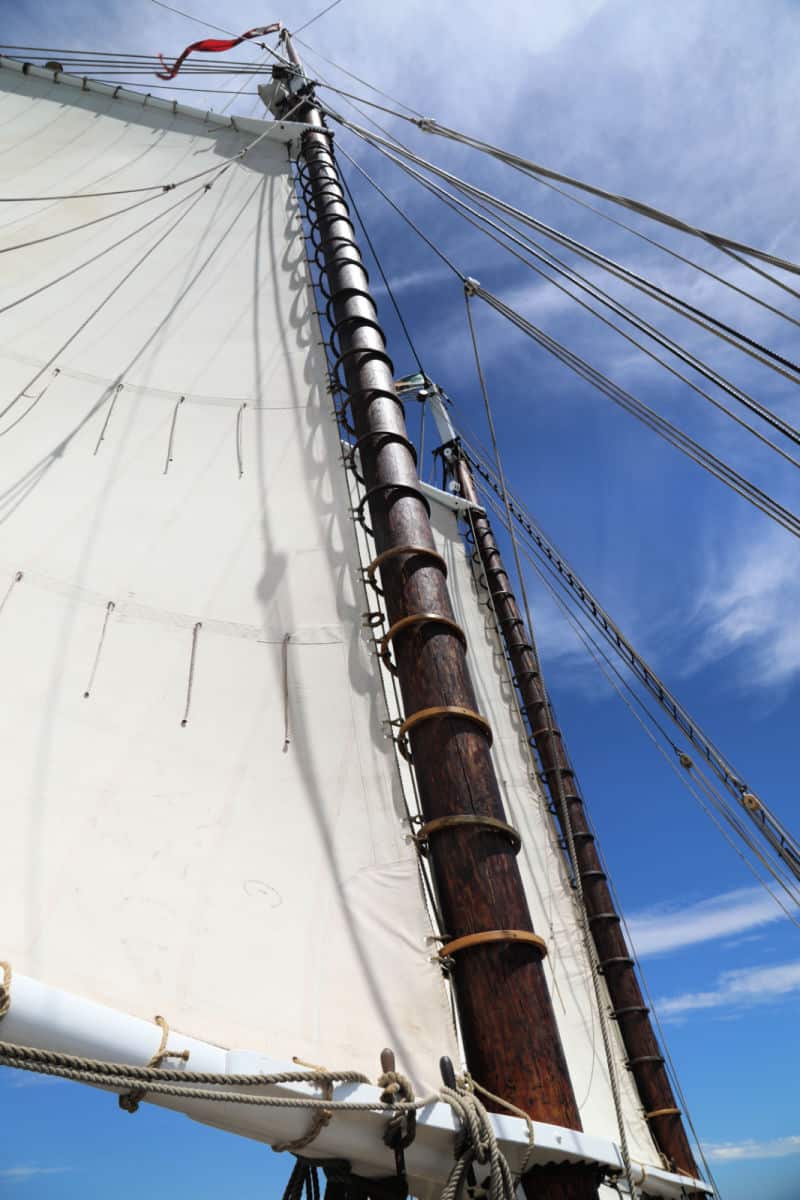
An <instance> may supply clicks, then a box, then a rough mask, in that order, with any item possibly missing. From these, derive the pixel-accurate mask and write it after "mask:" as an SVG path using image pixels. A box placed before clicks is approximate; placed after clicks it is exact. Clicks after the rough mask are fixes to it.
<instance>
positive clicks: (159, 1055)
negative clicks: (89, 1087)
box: [118, 1016, 189, 1113]
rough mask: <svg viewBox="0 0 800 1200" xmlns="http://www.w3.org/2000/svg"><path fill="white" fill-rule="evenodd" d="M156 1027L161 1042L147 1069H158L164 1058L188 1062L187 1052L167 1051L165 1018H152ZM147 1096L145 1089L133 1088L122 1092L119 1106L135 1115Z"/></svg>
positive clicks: (167, 1030)
mask: <svg viewBox="0 0 800 1200" xmlns="http://www.w3.org/2000/svg"><path fill="white" fill-rule="evenodd" d="M153 1020H154V1021H155V1023H156V1025H158V1027H159V1028H160V1030H161V1041H160V1042H159V1046H158V1049H157V1050H156V1052H155V1054H154V1055H153V1057H152V1058H151V1059H150V1061H149V1062H148V1064H147V1066H148V1067H160V1066H161V1064H162V1063H163V1062H164V1060H165V1059H166V1058H180V1059H183V1061H184V1062H188V1061H189V1051H188V1050H168V1049H167V1042H168V1041H169V1024H168V1023H167V1020H166V1018H165V1017H158V1016H156V1017H153ZM146 1095H147V1089H146V1088H135V1089H133V1090H132V1091H130V1092H123V1093H122V1094H121V1095H120V1096H119V1097H118V1101H119V1106H120V1108H121V1109H123V1111H124V1112H128V1113H135V1112H136V1110H137V1109H138V1107H139V1105H140V1103H141V1102H142V1100H144V1098H145V1096H146Z"/></svg>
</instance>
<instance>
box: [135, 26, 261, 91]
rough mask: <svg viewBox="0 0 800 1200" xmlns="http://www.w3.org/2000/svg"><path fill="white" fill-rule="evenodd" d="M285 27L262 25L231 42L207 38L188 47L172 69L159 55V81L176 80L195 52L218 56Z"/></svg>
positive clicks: (157, 73) (157, 74)
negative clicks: (187, 60)
mask: <svg viewBox="0 0 800 1200" xmlns="http://www.w3.org/2000/svg"><path fill="white" fill-rule="evenodd" d="M282 28H283V26H282V25H281V23H280V21H276V22H275V23H274V24H273V25H262V26H261V27H260V28H258V29H250V30H248V31H247V33H243V34H242V36H241V37H237V38H231V39H230V41H221V40H220V39H219V38H206V40H205V41H203V42H192V44H191V46H187V47H186V49H185V50H184V52H183V54H181V56H180V57H179V58H176V59H175V62H174V63H173V64H172V66H171V67H168V66H167V64H166V63H165V61H164V56H163V54H159V56H158V57H159V58H160V59H161V65H162V67H163V68H164V70H163V72H162V71H157V72H156V76H157V78H158V79H174V78H175V76H176V75H177V74H178V71H180V69H181V67H182V66H183V64H184V62H185V61H186V59H187V58H188V57H189V55H190V54H192V53H193V52H194V51H195V50H203V51H205V52H206V53H207V54H218V53H220V51H222V50H232V49H233V47H234V46H238V45H240V43H241V42H246V41H248V40H249V39H250V38H257V37H267V36H268V35H269V34H270V33H280V31H281V29H282Z"/></svg>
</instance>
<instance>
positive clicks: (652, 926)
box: [628, 887, 784, 957]
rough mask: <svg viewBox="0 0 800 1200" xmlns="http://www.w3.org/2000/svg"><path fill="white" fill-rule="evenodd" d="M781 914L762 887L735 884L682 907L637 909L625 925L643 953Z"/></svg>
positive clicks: (675, 946)
mask: <svg viewBox="0 0 800 1200" xmlns="http://www.w3.org/2000/svg"><path fill="white" fill-rule="evenodd" d="M783 915H784V914H783V913H782V912H781V910H780V909H779V908H778V906H777V904H776V903H775V901H774V900H773V899H772V897H771V896H769V895H768V894H767V893H766V892H765V891H764V889H763V888H760V887H752V888H737V889H736V890H735V891H732V892H723V893H722V894H721V895H719V896H711V897H709V898H708V899H706V900H699V901H696V902H695V903H692V904H686V905H683V906H681V907H679V906H675V905H672V906H659V907H658V908H654V909H650V910H647V911H645V912H641V913H637V914H636V915H635V916H633V917H632V918H629V920H628V927H629V929H630V932H631V937H632V938H633V943H634V945H635V947H636V951H637V953H638V954H639V955H641V956H643V957H644V956H647V955H654V954H667V953H669V952H670V951H672V950H679V949H681V948H682V947H684V946H695V945H698V944H699V943H701V942H710V941H714V940H716V939H717V938H723V937H730V936H731V935H732V934H737V933H744V932H745V931H747V930H750V929H756V928H758V927H760V926H763V925H769V924H771V923H772V922H773V921H777V920H780V919H781V918H782V917H783Z"/></svg>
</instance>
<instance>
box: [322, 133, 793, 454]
mask: <svg viewBox="0 0 800 1200" xmlns="http://www.w3.org/2000/svg"><path fill="white" fill-rule="evenodd" d="M326 111H327V112H328V113H329V115H330V116H331V117H332V118H333V119H334V120H337V121H339V122H340V123H341V124H342V125H344V127H345V128H346V129H349V130H350V131H351V132H352V133H355V134H356V135H357V136H358V137H360V138H361V139H362V140H364V141H366V142H367V143H368V144H369V145H371V146H373V147H374V148H375V149H377V150H380V151H381V152H382V153H383V154H384V155H385V156H386V157H388V158H390V159H392V160H393V161H396V159H395V157H394V155H393V154H392V152H391V151H392V150H395V151H397V153H398V154H400V155H402V156H403V157H404V158H406V159H408V160H410V161H411V162H413V163H416V164H417V166H421V167H424V168H425V169H426V170H427V171H430V172H432V173H433V174H434V175H437V176H438V177H439V178H440V179H445V180H446V181H447V182H448V183H450V184H451V185H452V186H455V187H457V188H458V189H459V190H460V191H463V192H465V193H466V194H467V195H469V196H471V197H472V198H473V199H475V198H477V199H480V200H482V201H483V202H484V203H488V204H490V205H491V206H492V207H493V208H496V209H499V210H500V211H501V212H503V213H504V214H505V215H506V216H509V217H513V218H514V219H515V220H517V221H520V222H522V223H523V224H525V225H528V226H530V227H531V228H532V229H535V230H536V231H537V232H539V233H541V234H544V236H545V237H548V238H550V239H551V240H553V241H555V242H556V243H558V244H559V245H561V246H564V247H566V248H567V249H569V250H571V251H573V253H576V254H578V255H579V257H581V258H585V259H586V260H587V261H588V262H590V263H592V264H593V265H594V266H599V267H601V268H603V269H604V270H606V271H608V272H609V273H610V274H612V275H614V276H615V277H616V278H618V279H620V280H622V281H623V282H624V283H627V284H628V285H629V286H631V287H634V288H636V289H637V290H638V291H640V292H643V293H644V294H645V295H647V296H648V297H649V298H650V299H653V300H656V301H658V303H660V304H663V305H664V306H665V307H667V308H668V309H670V310H671V311H673V312H677V313H678V314H679V315H681V316H683V317H685V318H686V319H687V320H690V321H692V322H693V323H694V324H695V325H698V326H699V327H700V328H702V329H704V330H705V331H706V332H707V333H712V334H714V335H715V336H716V337H718V338H720V339H721V340H722V341H724V342H726V343H727V344H728V345H731V346H733V347H734V348H735V349H737V350H740V351H741V352H742V353H744V354H747V355H749V356H750V357H751V358H754V359H755V360H756V361H757V362H759V363H761V364H762V366H767V367H769V368H770V370H773V371H775V372H776V373H777V374H779V375H781V376H783V377H784V378H786V379H788V380H789V381H790V382H792V383H795V384H798V385H800V364H797V363H795V362H793V361H792V360H791V359H787V358H785V357H783V356H782V355H780V354H778V353H776V352H775V351H773V350H770V349H769V348H768V347H765V346H763V345H761V344H760V343H759V342H756V341H754V340H753V339H752V338H749V337H748V336H747V335H746V334H743V333H742V332H741V331H740V330H737V329H734V328H733V327H732V326H729V325H727V324H726V323H725V322H722V321H719V320H717V318H715V317H713V316H712V315H711V314H709V313H707V312H704V311H703V310H701V309H698V308H696V307H695V306H694V305H691V304H688V303H687V302H686V301H684V300H681V299H680V297H678V296H675V295H674V294H673V293H671V292H669V291H667V290H666V289H665V288H661V287H658V286H657V285H656V284H654V283H652V281H650V280H648V279H646V278H645V277H644V276H642V275H639V274H638V273H637V272H635V271H631V270H630V269H629V268H627V267H624V266H623V265H622V264H621V263H618V262H616V261H615V260H613V259H611V258H608V257H607V256H606V255H604V254H601V253H600V252H599V251H596V250H592V249H591V247H589V246H586V245H584V243H582V242H579V241H578V240H577V239H576V238H572V237H570V236H569V235H567V234H564V233H562V232H561V231H560V230H557V229H554V228H553V227H552V226H551V225H547V224H546V223H545V222H543V221H539V220H538V219H537V218H536V217H533V216H531V214H530V213H527V212H525V211H523V210H522V209H519V208H517V207H516V206H515V205H513V204H509V203H507V202H506V201H504V200H501V199H500V198H499V197H498V196H495V195H493V194H492V193H491V192H487V191H485V190H484V189H483V188H479V187H476V186H475V185H474V184H470V183H468V182H466V181H465V180H463V179H460V178H459V177H458V176H456V175H453V174H452V173H451V172H449V171H445V170H444V169H443V168H441V167H437V166H436V165H435V164H434V163H431V162H429V161H428V160H427V159H425V158H422V157H421V156H420V155H418V154H414V153H413V152H412V151H411V150H409V149H408V148H407V147H405V146H403V144H402V143H400V142H398V141H397V140H396V139H392V141H391V142H387V139H385V138H382V137H381V136H380V135H378V134H375V133H371V132H370V131H369V130H367V129H364V128H363V127H362V126H359V125H356V124H355V123H354V122H352V121H349V120H348V119H347V118H346V117H343V116H342V115H341V114H340V113H335V112H334V111H333V110H331V109H326ZM790 372H791V373H790ZM798 437H800V435H798Z"/></svg>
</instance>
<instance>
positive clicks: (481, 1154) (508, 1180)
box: [439, 1074, 533, 1200]
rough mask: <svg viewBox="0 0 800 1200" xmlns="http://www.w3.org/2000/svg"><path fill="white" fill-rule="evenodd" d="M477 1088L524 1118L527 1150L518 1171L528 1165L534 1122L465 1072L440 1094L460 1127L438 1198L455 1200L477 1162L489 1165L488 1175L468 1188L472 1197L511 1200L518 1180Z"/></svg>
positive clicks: (476, 1199) (474, 1198) (481, 1164)
mask: <svg viewBox="0 0 800 1200" xmlns="http://www.w3.org/2000/svg"><path fill="white" fill-rule="evenodd" d="M476 1090H478V1091H481V1092H482V1093H483V1094H484V1095H485V1096H486V1097H487V1099H491V1100H493V1101H495V1102H496V1103H498V1104H500V1105H502V1106H503V1107H504V1108H507V1109H508V1110H509V1111H510V1112H513V1113H514V1114H515V1116H519V1117H522V1118H523V1119H524V1120H525V1121H527V1123H528V1153H527V1155H526V1158H525V1162H524V1164H523V1168H522V1171H521V1172H520V1174H524V1172H525V1171H526V1170H527V1168H528V1166H529V1164H530V1159H531V1154H532V1152H533V1122H532V1121H531V1119H530V1117H529V1116H528V1115H527V1113H524V1112H523V1111H522V1109H519V1108H516V1107H515V1106H514V1105H512V1104H509V1103H508V1101H507V1100H503V1099H502V1097H501V1096H495V1095H494V1093H492V1092H489V1091H487V1090H486V1088H482V1087H481V1086H480V1084H477V1083H476V1082H475V1081H474V1080H473V1079H472V1078H471V1076H470V1075H469V1074H465V1075H463V1076H462V1077H461V1078H460V1079H459V1080H458V1081H457V1083H456V1087H455V1088H449V1087H443V1088H442V1089H441V1091H440V1093H439V1095H440V1096H441V1098H442V1100H444V1101H445V1102H446V1103H447V1104H449V1105H450V1107H451V1108H452V1110H453V1112H454V1113H455V1114H456V1116H457V1117H458V1119H459V1121H460V1122H461V1129H460V1131H459V1133H458V1136H457V1138H456V1161H455V1164H454V1166H453V1169H452V1171H451V1172H450V1175H449V1177H448V1180H447V1183H446V1184H445V1186H444V1190H443V1192H442V1195H441V1200H458V1198H459V1197H460V1196H461V1193H462V1191H463V1189H464V1184H465V1183H466V1182H467V1180H468V1177H469V1175H470V1171H471V1169H472V1167H473V1166H474V1165H475V1164H476V1163H477V1164H478V1165H479V1166H483V1167H488V1174H487V1176H486V1179H485V1181H484V1183H483V1185H482V1186H480V1187H474V1186H471V1187H470V1192H471V1196H472V1198H473V1200H482V1198H483V1197H486V1198H488V1200H514V1197H515V1194H516V1187H517V1180H516V1179H515V1178H514V1176H513V1174H512V1173H511V1168H510V1167H509V1165H508V1163H507V1161H506V1159H505V1156H504V1155H503V1154H501V1152H500V1147H499V1146H498V1144H497V1135H496V1134H495V1132H494V1128H493V1127H492V1122H491V1118H490V1116H489V1113H488V1112H487V1111H486V1109H485V1108H484V1106H483V1104H481V1102H480V1100H479V1099H478V1097H477V1096H476V1095H475V1091H476Z"/></svg>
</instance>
